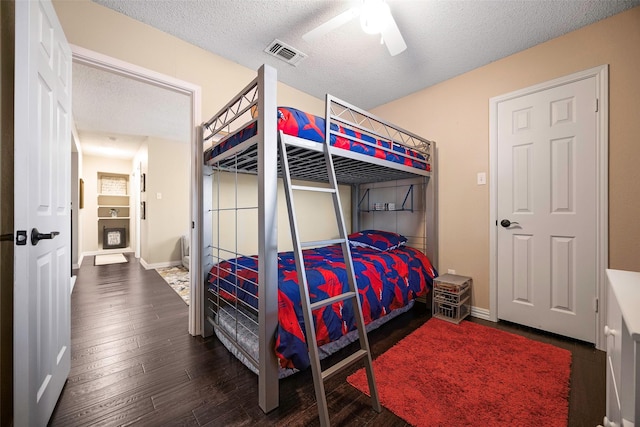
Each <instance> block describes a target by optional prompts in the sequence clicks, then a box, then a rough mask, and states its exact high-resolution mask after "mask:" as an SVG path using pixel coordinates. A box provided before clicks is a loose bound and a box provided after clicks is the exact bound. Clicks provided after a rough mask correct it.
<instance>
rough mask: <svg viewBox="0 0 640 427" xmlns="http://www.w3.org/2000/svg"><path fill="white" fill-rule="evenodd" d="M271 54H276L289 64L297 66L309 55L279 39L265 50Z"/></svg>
mask: <svg viewBox="0 0 640 427" xmlns="http://www.w3.org/2000/svg"><path fill="white" fill-rule="evenodd" d="M264 51H265V52H267V53H268V54H269V55H271V56H275V57H276V58H279V59H281V60H283V61H284V62H286V63H287V64H291V65H293V66H297V65H298V64H299V63H300V62H301V61H302V60H303V59H305V58H306V57H307V55H306V54H304V53H302V52H300V51H299V50H298V49H296V48H294V47H291V46H289V45H287V44H286V43H283V42H281V41H280V40H278V39H275V40H274V41H272V42H271V43H269V46H267V48H266V49H265V50H264Z"/></svg>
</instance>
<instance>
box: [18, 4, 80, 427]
mask: <svg viewBox="0 0 640 427" xmlns="http://www.w3.org/2000/svg"><path fill="white" fill-rule="evenodd" d="M15 19H16V22H15V24H16V25H15V39H16V50H15V51H16V61H15V66H16V71H15V161H14V163H15V227H16V235H17V240H16V246H15V261H14V270H15V271H14V280H15V282H14V353H13V354H14V357H13V360H14V424H15V425H16V426H42V425H46V424H47V422H48V420H49V418H50V416H51V413H52V412H53V409H54V407H55V404H56V402H57V400H58V397H59V395H60V392H61V391H62V387H63V386H64V383H65V381H66V379H67V376H68V374H69V369H70V361H71V358H70V351H71V348H70V342H71V337H70V335H71V322H70V294H69V286H70V277H71V266H70V256H71V254H70V242H71V237H70V227H71V224H70V191H71V189H70V185H69V182H70V173H71V146H70V144H71V128H70V120H71V50H70V48H69V46H68V44H67V41H66V39H65V37H64V34H63V32H62V27H61V26H60V23H59V22H58V19H57V17H56V14H55V11H54V9H53V6H52V5H51V3H50V2H49V1H42V0H39V1H22V0H18V1H16V3H15ZM36 230H39V232H40V233H41V234H40V236H38V234H37V232H36ZM57 233H59V234H57ZM32 236H33V238H32ZM38 237H39V238H40V239H39V240H38Z"/></svg>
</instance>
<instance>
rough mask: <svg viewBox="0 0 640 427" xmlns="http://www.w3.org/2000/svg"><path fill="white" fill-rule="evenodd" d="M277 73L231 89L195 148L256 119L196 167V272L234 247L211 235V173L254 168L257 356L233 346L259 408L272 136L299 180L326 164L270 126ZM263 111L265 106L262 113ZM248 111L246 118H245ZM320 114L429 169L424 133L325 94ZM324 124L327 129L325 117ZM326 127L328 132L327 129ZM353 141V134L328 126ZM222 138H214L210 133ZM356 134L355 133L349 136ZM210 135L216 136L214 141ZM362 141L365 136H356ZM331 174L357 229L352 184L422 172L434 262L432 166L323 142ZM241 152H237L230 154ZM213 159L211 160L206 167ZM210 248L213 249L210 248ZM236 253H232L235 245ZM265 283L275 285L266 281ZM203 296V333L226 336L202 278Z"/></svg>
mask: <svg viewBox="0 0 640 427" xmlns="http://www.w3.org/2000/svg"><path fill="white" fill-rule="evenodd" d="M277 83H278V82H277V75H276V70H275V69H273V68H272V67H269V66H267V65H263V66H262V67H260V69H259V70H258V75H257V77H256V78H255V79H254V80H253V81H252V82H250V83H249V84H248V85H247V86H246V87H245V88H244V89H243V90H242V91H241V92H239V94H238V95H236V96H235V97H234V98H233V99H232V100H231V101H230V102H229V103H228V104H227V105H225V106H224V107H223V108H222V109H221V110H220V111H219V112H218V113H217V114H216V115H214V116H213V118H212V119H210V120H209V121H207V122H204V123H203V124H202V125H201V126H200V128H199V131H200V135H201V138H202V143H203V150H205V149H206V148H207V147H208V146H214V145H215V144H217V143H219V142H220V141H221V140H224V137H225V136H226V135H230V134H233V132H235V131H237V130H238V129H241V128H243V127H244V126H246V125H247V124H250V123H253V122H255V123H256V124H257V134H256V135H255V136H253V137H251V138H249V139H247V140H246V141H243V142H242V143H240V144H238V145H237V146H236V147H234V148H232V149H230V150H228V151H226V152H224V153H223V154H220V155H218V156H217V157H215V158H213V159H211V160H210V161H209V162H207V164H205V165H204V166H203V182H202V196H201V197H202V201H203V221H202V248H203V250H202V263H201V265H202V271H201V276H200V277H201V278H203V280H204V278H205V277H206V276H207V274H208V272H209V271H210V270H211V268H212V267H213V266H214V265H215V264H217V262H214V257H215V258H217V259H218V260H219V259H222V258H223V257H221V256H220V252H221V251H222V252H225V253H228V254H233V253H234V251H231V250H225V249H222V248H220V243H219V242H214V241H213V235H214V233H213V223H212V216H211V214H212V212H213V211H214V209H213V206H214V201H213V189H214V188H213V185H214V184H213V181H214V172H218V171H223V172H224V171H229V172H231V171H233V172H236V173H237V172H242V173H249V174H254V175H257V181H258V206H257V207H256V208H255V209H257V217H258V260H259V261H258V287H259V295H260V298H259V299H258V334H259V336H258V340H259V350H258V360H255V359H254V358H253V357H252V356H251V355H250V354H248V353H247V352H246V351H245V350H244V349H243V348H242V347H240V346H237V347H238V350H239V352H240V353H242V355H243V356H245V357H247V358H248V359H249V360H250V361H251V363H253V364H254V365H255V367H256V368H257V371H258V373H259V374H258V396H259V398H258V403H259V406H260V408H261V409H262V410H263V411H264V412H265V413H266V412H269V411H271V410H273V409H275V408H277V407H278V404H279V380H278V360H277V357H276V355H275V352H274V351H273V349H274V346H275V331H276V329H277V325H278V290H277V283H278V257H277V253H278V238H277V186H278V176H279V174H280V164H279V162H278V138H279V137H280V138H287V144H289V146H290V148H289V149H288V151H289V155H290V156H293V157H294V158H295V159H297V161H295V160H294V161H291V160H290V162H291V163H290V173H291V175H292V177H294V178H296V179H301V180H311V181H322V182H327V181H328V177H327V171H326V169H325V168H324V167H319V168H317V167H316V168H314V167H313V165H314V162H315V161H316V160H317V161H320V162H322V163H320V164H321V165H322V164H324V153H323V144H318V143H317V142H310V141H306V140H303V139H301V138H297V137H292V136H288V135H284V134H279V133H278V131H277V115H276V114H273V113H272V112H274V111H276V110H277ZM256 107H257V113H258V114H257V117H256V116H255V115H254V114H251V112H252V108H254V109H255V108H256ZM267 112H269V113H268V114H267ZM248 114H251V116H252V118H251V119H250V120H249V121H247V120H246V117H247V115H248ZM325 118H326V120H327V121H329V120H331V122H332V123H336V124H339V125H343V126H345V127H349V128H351V129H354V128H355V129H358V130H360V131H362V132H363V133H364V134H368V135H370V136H373V137H374V138H376V139H384V140H388V141H394V142H396V143H399V144H401V145H403V146H405V147H408V148H411V149H414V150H417V151H420V152H422V153H423V154H425V156H426V157H427V162H428V163H429V164H430V165H431V168H432V169H435V154H436V150H435V143H434V142H432V141H428V140H425V139H424V138H421V137H419V136H417V135H415V134H413V133H411V132H408V131H405V130H403V129H401V128H399V127H397V126H393V125H391V124H389V123H387V122H385V121H384V120H382V119H379V118H377V117H375V116H374V115H372V114H370V113H368V112H366V111H364V110H361V109H359V108H357V107H355V106H352V105H350V104H348V103H346V102H343V101H341V100H339V99H337V98H335V97H332V96H330V95H327V100H326V111H325ZM327 128H329V126H328V124H327ZM332 132H333V131H332ZM333 133H336V134H337V135H338V136H343V137H346V138H348V139H351V140H354V137H352V136H347V135H344V134H340V132H333ZM221 135H222V138H221V139H220V140H218V141H216V138H218V137H220V136H221ZM356 140H358V139H356ZM214 141H216V142H214ZM358 141H359V142H361V143H364V144H367V142H366V141H362V140H358ZM330 148H331V152H332V155H333V156H334V159H333V162H334V167H335V174H336V177H337V180H338V182H340V183H341V184H350V185H351V186H352V207H353V208H352V228H353V229H354V230H355V229H357V228H358V200H359V199H360V198H359V196H358V195H359V191H358V189H359V185H360V184H363V183H371V182H382V181H392V180H402V179H406V178H416V177H417V176H422V177H423V180H424V184H425V187H424V188H425V189H426V191H425V192H426V194H425V201H426V203H425V205H426V207H425V210H426V212H425V214H426V221H425V229H424V235H425V238H424V240H425V241H426V236H429V245H426V243H425V247H424V248H423V251H424V252H425V254H426V255H427V256H428V257H429V259H430V260H431V262H432V264H433V265H434V266H437V246H438V243H437V216H436V198H437V193H436V185H435V172H434V171H433V170H432V171H428V170H427V171H420V170H418V169H415V168H411V167H407V166H404V165H402V164H395V163H391V162H388V161H386V160H382V159H378V158H375V157H371V156H368V155H364V154H360V153H354V152H351V151H347V150H344V149H342V148H335V147H330ZM240 153H241V154H242V156H241V157H240V158H238V156H237V155H238V154H240ZM212 164H215V165H216V166H215V167H214V166H211V165H212ZM214 251H217V254H214ZM235 253H236V255H238V254H237V252H235ZM267 284H276V285H275V286H273V285H272V286H267ZM200 289H201V292H202V295H201V297H202V298H203V301H204V303H205V311H204V319H203V326H204V328H203V331H204V332H203V335H204V336H205V337H206V336H210V335H211V334H213V331H214V328H216V329H217V331H218V332H220V333H222V334H223V335H224V336H225V337H226V338H228V339H229V340H231V341H233V340H234V337H231V336H229V334H228V333H227V332H226V331H225V330H224V329H223V328H221V327H218V325H216V324H215V322H214V321H213V317H210V315H211V314H213V313H212V311H213V308H212V307H211V306H210V305H211V304H212V301H209V302H207V301H208V295H207V290H206V289H207V287H206V285H205V284H204V283H203V286H201V287H200Z"/></svg>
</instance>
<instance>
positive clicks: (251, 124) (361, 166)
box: [200, 66, 437, 412]
mask: <svg viewBox="0 0 640 427" xmlns="http://www.w3.org/2000/svg"><path fill="white" fill-rule="evenodd" d="M276 93H277V79H276V72H275V70H274V69H273V68H271V67H268V66H263V67H261V68H260V69H259V70H258V76H257V77H256V78H255V79H254V80H253V81H252V82H251V83H249V84H248V85H247V86H246V87H245V88H244V89H243V90H242V91H241V92H240V93H238V94H237V95H236V96H235V97H233V98H232V100H231V101H230V102H229V103H228V104H227V105H226V106H225V107H224V108H222V109H221V110H220V112H218V113H217V114H216V115H215V116H213V117H212V118H211V119H210V120H209V121H207V122H205V123H203V125H202V126H201V128H200V136H201V142H202V146H203V152H202V158H201V160H202V162H203V163H204V166H203V184H202V201H203V225H202V248H203V251H202V276H203V277H204V281H205V284H204V286H203V287H202V289H203V293H204V295H203V297H202V298H203V301H204V305H205V307H204V312H205V313H204V316H205V319H204V335H205V336H209V335H211V334H213V333H215V334H216V335H217V337H218V338H219V339H220V340H221V341H222V342H223V343H224V345H225V346H226V347H227V348H228V349H229V350H230V351H231V352H232V353H233V354H234V355H235V356H236V357H237V358H238V359H240V360H241V361H242V362H243V363H244V364H245V365H247V366H248V367H249V368H250V369H252V370H253V371H254V372H256V373H257V374H258V376H259V380H258V388H259V405H260V407H261V408H262V409H263V410H264V411H265V412H268V411H270V410H272V409H274V408H276V407H277V406H278V400H279V396H278V387H279V386H278V379H279V378H282V377H284V376H287V375H289V374H291V373H293V372H295V371H297V370H298V369H304V368H305V367H306V366H308V356H307V354H306V352H305V348H306V347H305V343H304V334H303V331H304V328H302V327H300V323H301V322H302V315H301V313H300V312H299V307H298V306H299V298H300V296H299V294H298V295H297V301H296V297H295V295H296V294H297V292H298V290H297V279H296V278H295V277H294V276H295V264H294V261H293V255H292V254H291V252H278V236H277V231H276V225H277V208H276V206H277V179H278V176H279V174H280V164H279V162H278V145H277V141H278V138H286V139H287V144H288V145H289V146H290V147H292V148H289V149H288V158H289V164H290V173H291V176H292V177H294V178H296V179H300V180H305V181H318V182H326V181H327V180H328V176H327V172H326V170H325V168H324V167H323V166H318V164H320V165H322V164H323V163H322V162H324V159H323V157H324V154H323V151H322V150H323V147H322V142H323V141H324V138H325V135H324V129H325V122H324V120H325V118H326V120H329V121H330V127H329V128H330V135H329V138H330V143H331V148H330V150H331V153H332V157H333V163H334V167H335V175H336V178H337V181H338V182H339V183H341V184H343V185H350V186H351V191H352V197H351V199H352V203H351V205H352V209H351V211H352V218H351V225H352V229H353V230H359V229H360V227H359V224H360V214H359V212H362V211H364V212H371V211H375V210H379V208H381V206H372V205H369V203H368V197H367V206H366V207H365V208H363V207H362V206H361V205H362V203H363V200H365V197H364V195H366V196H368V194H369V193H368V192H369V190H370V188H369V187H366V186H367V185H371V183H380V182H404V181H406V180H409V181H410V182H414V181H416V180H417V182H420V183H421V186H420V188H422V189H423V190H424V191H423V193H424V194H423V197H424V203H423V207H424V211H423V212H421V215H423V216H424V225H423V226H421V230H420V233H419V234H420V235H419V236H412V237H411V239H410V240H409V241H408V239H407V238H405V237H404V236H402V235H400V234H398V233H395V232H390V231H384V230H367V231H364V232H360V231H357V232H355V233H353V234H352V235H350V236H349V240H350V243H352V245H351V252H352V256H353V261H354V264H355V265H356V270H357V271H358V272H360V273H361V274H360V275H359V276H358V274H357V276H358V279H357V281H358V287H359V289H360V298H361V305H362V306H363V311H364V313H365V317H366V318H367V319H366V320H367V330H370V329H372V328H375V327H378V326H379V325H380V324H382V323H384V322H386V321H388V320H389V319H391V318H393V317H395V316H397V315H398V314H401V313H403V312H404V311H406V310H408V309H409V308H410V307H411V306H412V305H413V301H414V299H415V298H416V297H419V296H424V295H426V294H428V292H429V290H430V288H431V284H432V279H433V277H434V276H435V275H437V272H436V271H435V269H434V268H433V265H436V263H437V252H436V249H437V234H436V215H435V212H436V211H435V200H436V189H435V182H434V181H435V172H434V170H433V169H434V165H435V161H434V160H435V144H434V143H433V142H432V141H428V140H426V139H423V138H421V137H419V136H417V135H414V134H412V133H410V132H408V131H405V130H403V129H401V128H399V127H397V126H393V125H391V124H389V123H386V122H385V121H383V120H381V119H379V118H377V117H375V116H373V115H371V114H370V113H368V112H366V111H364V110H361V109H358V108H357V107H354V106H352V105H350V104H348V103H346V102H344V101H341V100H339V99H337V98H335V97H332V96H330V95H327V98H326V105H325V108H326V111H325V118H320V117H317V116H314V115H310V114H307V113H304V112H302V111H300V110H297V109H295V108H290V107H278V106H277V102H276ZM319 162H320V163H319ZM221 174H234V176H237V174H248V175H254V176H255V177H256V178H257V187H258V192H257V205H256V206H253V207H246V206H237V205H236V206H234V207H221V204H220V201H219V200H216V198H219V197H220V195H221V193H222V192H223V191H224V190H221V189H220V188H219V187H216V186H219V185H220V181H221V179H220V176H221ZM237 181H238V180H237V178H235V182H236V183H237ZM365 188H366V190H365ZM409 188H411V190H413V184H412V185H411V186H410V187H409ZM236 191H237V190H236ZM214 195H215V196H214ZM361 195H362V196H361ZM405 201H406V197H405ZM376 205H377V204H376ZM387 208H388V206H387ZM247 209H250V210H254V211H255V213H256V218H257V231H258V233H257V234H258V236H257V237H258V238H257V242H258V245H257V254H245V253H241V252H239V250H238V249H237V243H236V247H235V248H230V247H228V245H227V244H226V242H224V241H221V240H224V239H221V237H220V236H221V234H224V232H225V231H224V230H221V228H224V227H225V225H224V224H220V217H221V215H220V213H221V212H222V211H228V210H235V212H236V217H237V216H238V214H237V212H239V211H241V210H247ZM392 210H394V209H392ZM401 210H405V206H404V204H403V205H402V207H401ZM411 210H413V206H412V207H411ZM214 217H215V218H217V219H215V218H214ZM235 224H236V227H239V226H242V225H241V224H239V223H238V221H236V222H235ZM227 231H228V230H227ZM235 234H236V236H237V234H238V232H237V229H236V233H235ZM427 236H428V241H427ZM381 245H382V246H381ZM412 246H413V247H412ZM416 246H417V247H418V249H416V248H415V247H416ZM336 252H338V254H336ZM339 255H341V253H340V252H339V250H338V249H337V248H336V247H335V246H329V247H324V248H316V249H308V250H305V251H304V258H305V260H307V261H308V264H309V265H312V266H313V267H314V268H315V269H312V270H308V271H307V278H308V279H309V277H311V276H314V277H316V278H317V279H318V280H316V281H315V284H314V285H313V286H314V288H313V289H314V290H313V291H312V293H313V294H316V293H323V292H329V291H327V288H329V287H331V286H336V283H338V285H337V286H338V287H341V286H342V285H341V283H343V282H344V280H343V279H342V278H341V276H343V275H344V266H342V268H341V267H340V260H339ZM305 264H307V263H305ZM372 278H374V281H375V286H374V284H372V283H371V279H372ZM312 282H314V281H313V280H310V281H309V287H310V288H311V286H312ZM361 282H362V283H364V282H367V285H363V286H362V287H361ZM287 287H289V288H292V289H293V292H292V293H289V294H288V296H287V295H285V291H284V290H283V289H284V288H287ZM367 293H369V294H372V295H368V294H367ZM336 305H337V304H336ZM365 305H366V306H367V307H366V309H365V307H364V306H365ZM318 311H320V310H318ZM351 311H352V310H351V309H350V307H349V306H348V303H345V304H344V306H343V305H340V306H339V307H332V306H327V307H326V308H325V309H323V312H322V313H315V312H314V313H315V315H316V330H320V333H318V334H317V335H318V340H319V341H321V342H319V345H320V344H322V347H320V352H321V354H323V355H328V354H331V353H332V352H334V351H336V350H337V349H338V348H341V347H343V346H345V345H346V344H348V343H349V342H352V341H353V340H355V339H357V334H356V333H355V331H353V330H352V329H353V320H352V319H350V318H349V313H350V312H351Z"/></svg>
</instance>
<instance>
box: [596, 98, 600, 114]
mask: <svg viewBox="0 0 640 427" xmlns="http://www.w3.org/2000/svg"><path fill="white" fill-rule="evenodd" d="M599 110H600V100H599V99H598V98H596V102H595V111H596V113H597V112H598V111H599Z"/></svg>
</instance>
